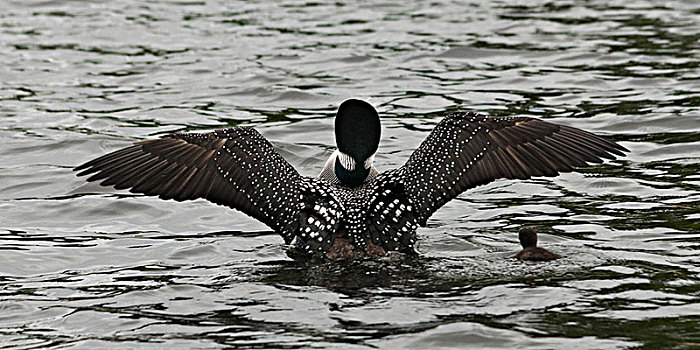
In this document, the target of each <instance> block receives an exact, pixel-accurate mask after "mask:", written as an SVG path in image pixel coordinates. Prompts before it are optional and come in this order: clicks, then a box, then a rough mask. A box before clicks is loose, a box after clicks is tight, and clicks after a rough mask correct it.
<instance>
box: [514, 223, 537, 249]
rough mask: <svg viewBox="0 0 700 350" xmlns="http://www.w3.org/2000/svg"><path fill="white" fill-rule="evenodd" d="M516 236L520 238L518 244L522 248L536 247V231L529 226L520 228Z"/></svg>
mask: <svg viewBox="0 0 700 350" xmlns="http://www.w3.org/2000/svg"><path fill="white" fill-rule="evenodd" d="M518 238H519V239H520V244H521V245H522V246H523V248H531V247H532V248H534V247H537V232H536V231H535V230H534V229H532V228H529V227H526V228H522V229H520V232H518Z"/></svg>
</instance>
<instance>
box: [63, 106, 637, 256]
mask: <svg viewBox="0 0 700 350" xmlns="http://www.w3.org/2000/svg"><path fill="white" fill-rule="evenodd" d="M380 135H381V127H380V123H379V115H378V114H377V111H376V110H375V109H374V107H372V105H370V104H369V103H367V102H365V101H361V100H357V99H350V100H346V101H344V102H343V103H342V104H341V105H340V107H339V108H338V112H337V114H336V118H335V136H336V143H337V146H338V148H337V150H336V151H335V152H334V153H333V154H332V155H331V157H330V158H329V159H328V162H327V163H326V165H325V167H324V168H323V170H322V171H321V174H320V175H319V176H318V177H317V178H309V177H304V176H302V175H300V174H299V173H298V172H297V171H296V170H295V169H294V168H293V167H292V166H291V165H290V164H289V163H288V162H287V161H285V160H284V159H283V158H282V156H281V155H280V154H279V153H277V152H276V151H275V149H274V148H273V147H272V144H271V143H270V142H269V141H268V140H267V139H265V138H264V137H263V136H262V135H261V134H260V133H259V132H258V131H256V130H255V129H252V128H245V127H234V128H229V129H222V130H216V131H212V132H208V133H180V134H171V135H166V136H163V137H161V138H159V139H155V140H147V141H140V142H136V143H134V145H132V146H130V147H126V148H124V149H120V150H117V151H114V152H112V153H109V154H106V155H104V156H102V157H99V158H96V159H94V160H91V161H89V162H87V163H85V164H82V165H80V166H78V167H76V168H75V170H76V171H80V170H82V171H81V172H80V173H78V176H82V175H88V174H93V175H92V176H91V177H89V178H88V179H87V181H97V180H102V181H101V182H100V185H103V186H114V188H116V189H129V190H130V191H131V192H135V193H143V194H146V195H151V196H158V197H160V198H162V199H174V200H177V201H183V200H191V199H197V198H204V199H207V200H209V201H211V202H214V203H216V204H219V205H226V206H229V207H231V208H233V209H238V210H240V211H242V212H244V213H245V214H247V215H249V216H252V217H253V218H256V219H258V220H259V221H261V222H263V223H264V224H266V225H267V226H269V227H270V228H272V229H273V230H275V231H277V232H278V233H280V234H281V235H282V237H283V238H284V241H285V242H286V243H287V244H292V245H293V247H294V248H295V250H296V251H300V252H302V254H303V255H308V256H311V257H316V258H322V259H328V260H339V259H349V258H362V257H380V256H384V255H385V254H386V253H387V252H389V251H402V252H413V251H414V250H413V246H414V243H415V241H416V229H417V227H418V226H425V224H426V221H427V220H428V218H429V217H430V216H431V215H432V214H433V213H434V212H435V211H436V210H438V209H439V208H440V207H442V206H443V205H444V204H445V203H447V202H448V201H450V200H451V199H452V198H455V197H456V196H457V195H459V194H460V193H462V192H464V191H466V190H468V189H470V188H473V187H476V186H479V185H484V184H487V183H489V182H491V181H494V180H496V179H500V178H506V179H528V178H530V177H532V176H556V175H558V174H559V173H561V172H569V171H572V170H573V168H574V167H582V166H587V165H588V163H600V162H602V158H607V159H614V158H615V156H614V155H619V156H622V155H624V153H623V151H627V150H626V149H625V148H624V147H622V146H620V145H618V144H616V143H614V142H611V141H608V140H606V139H603V138H601V137H599V136H596V135H594V134H591V133H589V132H586V131H583V130H579V129H576V128H572V127H568V126H562V125H557V124H553V123H549V122H546V121H543V120H539V119H534V118H528V117H488V116H483V115H479V114H475V113H471V112H461V113H453V114H450V115H448V116H446V117H445V118H444V119H443V120H442V121H440V123H438V125H437V126H436V127H435V129H434V130H433V131H432V132H431V133H430V135H428V137H427V139H426V140H425V141H423V143H422V144H421V145H420V146H419V147H418V149H416V150H415V152H413V154H412V155H411V156H410V157H409V159H408V161H407V162H406V164H404V165H403V166H402V167H400V168H397V169H392V170H388V171H385V172H382V173H379V172H378V171H377V169H376V168H375V167H374V165H373V160H374V154H375V152H376V151H377V148H378V146H379V139H380Z"/></svg>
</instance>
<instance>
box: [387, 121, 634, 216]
mask: <svg viewBox="0 0 700 350" xmlns="http://www.w3.org/2000/svg"><path fill="white" fill-rule="evenodd" d="M625 151H627V149H625V148H624V147H622V146H620V145H618V144H617V143H615V142H612V141H608V140H606V139H604V138H602V137H600V136H597V135H594V134H592V133H589V132H587V131H583V130H580V129H576V128H573V127H569V126H563V125H557V124H553V123H549V122H546V121H543V120H539V119H534V118H527V117H502V118H499V117H486V116H482V115H478V114H474V113H454V114H451V115H449V116H447V117H446V118H444V119H443V120H442V121H441V122H440V123H439V124H438V125H437V126H436V127H435V129H434V130H433V131H432V132H431V133H430V135H428V137H427V138H426V140H425V141H423V143H422V144H421V145H420V146H419V147H418V149H416V151H415V152H414V153H413V154H412V155H411V157H410V158H409V159H408V161H407V162H406V164H404V165H403V166H402V167H401V168H400V169H398V172H397V176H400V177H401V178H402V179H403V180H402V181H403V183H404V185H405V189H406V193H407V195H408V196H409V197H410V199H411V200H412V201H413V202H414V203H415V206H416V213H417V215H418V221H419V223H420V224H421V225H425V223H426V221H427V220H428V218H429V217H430V216H431V215H432V214H433V213H434V212H435V211H436V210H437V209H439V208H440V207H442V206H443V205H444V204H445V203H447V202H448V201H450V200H451V199H452V198H454V197H456V196H457V195H459V194H460V193H462V192H464V191H466V190H468V189H470V188H473V187H476V186H479V185H484V184H487V183H489V182H491V181H494V180H496V179H500V178H506V179H528V178H531V177H533V176H556V175H558V174H559V173H562V172H569V171H572V170H573V168H575V167H583V166H587V165H588V164H590V163H600V162H602V161H603V159H614V158H615V156H616V155H617V156H622V155H624V153H623V152H625Z"/></svg>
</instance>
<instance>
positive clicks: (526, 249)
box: [515, 227, 560, 261]
mask: <svg viewBox="0 0 700 350" xmlns="http://www.w3.org/2000/svg"><path fill="white" fill-rule="evenodd" d="M518 239H519V240H520V245H522V246H523V250H521V251H519V252H518V254H515V258H516V259H520V260H526V261H551V260H555V259H559V258H560V256H559V255H557V254H554V253H552V252H550V251H549V250H547V249H544V248H540V247H538V246H537V232H536V231H535V230H534V229H532V228H528V227H526V228H522V229H520V232H518Z"/></svg>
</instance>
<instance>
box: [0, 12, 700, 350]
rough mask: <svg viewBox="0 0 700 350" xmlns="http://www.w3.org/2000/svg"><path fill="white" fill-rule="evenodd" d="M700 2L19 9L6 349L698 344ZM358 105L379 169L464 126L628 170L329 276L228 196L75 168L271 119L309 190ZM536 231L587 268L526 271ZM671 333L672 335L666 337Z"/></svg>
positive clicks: (608, 172) (3, 28) (9, 77)
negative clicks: (127, 188)
mask: <svg viewBox="0 0 700 350" xmlns="http://www.w3.org/2000/svg"><path fill="white" fill-rule="evenodd" d="M696 7H697V6H695V4H694V3H693V2H692V1H691V2H688V1H686V2H683V1H677V2H673V3H658V2H654V1H625V2H612V3H611V2H603V1H589V2H585V3H576V2H567V1H554V2H544V3H532V4H524V3H519V4H514V3H512V2H502V1H495V2H479V1H477V2H470V3H463V2H454V1H430V2H428V1H418V2H407V3H401V4H396V3H379V2H367V3H361V4H345V3H320V2H319V3H310V2H303V1H302V2H297V1H284V2H281V3H266V2H260V3H250V2H221V1H208V2H196V1H194V2H187V1H185V2H182V1H179V2H149V3H143V2H135V1H122V2H119V3H103V2H88V3H81V6H76V4H75V3H73V2H67V1H45V2H17V1H12V2H2V3H0V13H1V14H0V41H2V42H3V43H4V45H3V49H1V50H0V102H1V103H0V137H2V140H3V142H2V144H1V145H0V250H1V251H2V260H3V264H2V266H0V310H1V311H0V342H2V343H3V344H5V345H6V346H10V347H13V346H14V347H18V348H51V347H54V348H56V347H66V346H76V347H83V348H100V347H134V348H136V347H152V346H153V344H154V343H156V344H158V345H157V346H162V345H164V346H169V347H175V348H218V347H222V346H226V347H232V348H236V347H239V348H251V347H257V348H309V347H330V348H333V347H335V348H371V347H386V348H426V347H441V348H450V347H453V348H460V347H466V346H475V347H480V348H506V347H508V348H563V347H574V348H576V347H585V348H625V347H638V346H642V347H648V348H673V347H692V346H694V344H697V343H699V342H700V341H698V334H697V323H698V321H700V319H699V317H700V316H699V315H700V310H699V309H698V305H700V301H699V300H698V296H697V295H698V285H700V283H698V282H699V281H700V263H699V262H698V261H697V258H696V256H697V254H698V249H699V247H700V245H699V244H698V242H699V240H700V236H699V235H698V232H700V227H698V219H699V218H700V210H699V209H698V208H699V207H700V191H699V186H700V183H699V182H698V175H697V174H698V173H700V168H699V167H698V161H697V160H698V158H700V152H699V151H698V150H700V147H698V144H699V143H700V136H699V135H700V134H699V132H698V131H699V130H700V119H699V118H698V98H697V91H698V85H697V79H696V78H697V68H698V64H699V62H700V60H698V57H697V42H698V38H699V35H698V32H699V31H698V29H699V28H698V21H697V9H696ZM349 97H359V98H364V99H367V100H369V101H370V102H371V103H372V104H374V105H375V106H378V109H379V111H380V114H381V115H382V117H383V119H382V124H383V126H384V130H383V135H384V138H383V140H382V143H381V145H380V154H378V156H377V159H376V161H377V163H378V166H379V167H380V170H385V169H389V168H391V167H396V166H400V165H401V164H403V162H404V161H405V159H406V158H407V157H408V156H409V155H410V154H411V152H412V150H413V149H415V148H416V147H417V145H418V144H419V143H420V141H421V140H423V139H424V138H425V136H427V134H428V132H429V131H430V130H431V129H432V128H433V127H434V125H435V124H436V123H437V122H438V121H439V119H440V118H441V117H442V116H443V115H444V114H445V113H448V112H451V111H455V110H472V111H478V112H484V113H489V114H492V115H527V116H536V117H541V118H547V119H556V122H558V123H563V124H567V125H571V126H574V127H578V128H583V129H586V130H590V131H593V132H596V133H599V134H603V135H606V136H607V137H609V138H610V139H612V140H615V141H618V142H621V143H622V144H624V146H625V147H627V148H629V149H630V150H631V151H632V152H631V153H630V154H629V156H627V157H626V158H625V159H622V160H618V161H614V162H610V163H607V164H604V165H600V166H595V167H592V168H588V169H583V170H581V171H579V172H577V173H573V174H565V175H562V176H560V177H558V178H555V179H533V180H530V181H525V182H514V181H501V182H496V183H493V184H491V185H488V186H485V187H481V188H477V189H475V190H473V191H470V192H468V193H467V194H465V195H463V196H461V197H460V198H459V199H458V200H455V201H453V202H451V203H449V204H448V205H447V206H446V207H445V208H443V209H441V210H440V211H439V212H438V213H436V215H435V216H434V217H433V218H432V219H431V220H430V222H429V225H428V227H427V228H424V229H421V230H420V231H419V236H420V237H421V239H420V242H419V246H418V250H419V254H418V255H417V256H398V257H394V258H391V259H386V260H380V261H363V262H349V263H336V264H328V265H318V264H314V265H310V264H305V263H300V262H295V261H293V260H291V259H290V258H289V257H288V256H287V255H286V249H285V247H284V246H283V245H282V242H281V239H280V238H279V236H278V235H276V234H275V233H273V232H270V231H269V230H267V229H266V228H265V227H263V226H262V225H260V224H259V223H257V222H255V221H253V220H251V219H249V218H247V217H245V216H244V215H242V214H240V213H237V212H233V211H230V210H227V209H226V208H222V207H218V206H214V205H211V204H209V203H206V202H203V201H195V202H189V203H171V202H163V201H159V200H157V199H153V198H145V197H141V196H134V195H131V194H126V193H115V192H114V191H112V190H109V189H105V188H100V187H98V186H95V185H91V184H85V183H84V182H83V180H82V179H76V178H75V177H74V176H73V174H72V173H71V171H70V168H71V167H72V166H74V165H76V164H78V163H81V162H82V161H84V160H87V159H90V158H93V157H94V156H96V155H98V154H103V153H105V152H107V151H110V150H114V149H116V148H120V147H123V146H125V145H127V144H129V143H130V142H133V141H135V140H140V139H145V138H152V137H156V136H159V135H163V134H166V133H170V132H174V131H198V130H211V129H215V128H222V127H229V126H255V127H256V128H258V130H260V131H261V132H262V133H263V134H264V135H265V136H266V137H267V138H268V139H270V140H272V141H273V143H274V144H275V146H276V147H278V148H279V149H280V152H281V153H282V154H283V155H284V157H285V158H286V159H288V160H289V161H290V162H291V163H292V164H293V165H294V166H295V167H297V169H299V170H300V172H301V173H302V174H304V175H309V176H313V175H316V174H317V173H318V171H319V169H320V168H321V166H322V164H323V161H324V160H325V159H326V157H327V156H328V155H329V154H330V153H331V152H332V147H333V144H334V140H333V133H332V123H333V121H332V118H331V117H332V115H333V113H334V111H335V106H337V104H338V103H339V102H340V101H342V100H344V99H346V98H349ZM522 226H535V227H536V228H537V229H538V231H540V232H542V235H541V237H540V239H541V244H542V245H543V246H544V247H546V248H548V249H551V250H553V251H555V252H557V253H559V254H561V255H563V256H564V258H563V259H560V260H557V261H555V262H553V263H548V264H532V263H522V262H519V261H516V260H513V259H511V258H510V257H511V256H512V255H513V254H514V253H515V252H516V251H518V249H519V245H518V242H517V230H518V228H520V227H522ZM660 329H662V330H663V332H659V330H660Z"/></svg>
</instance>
